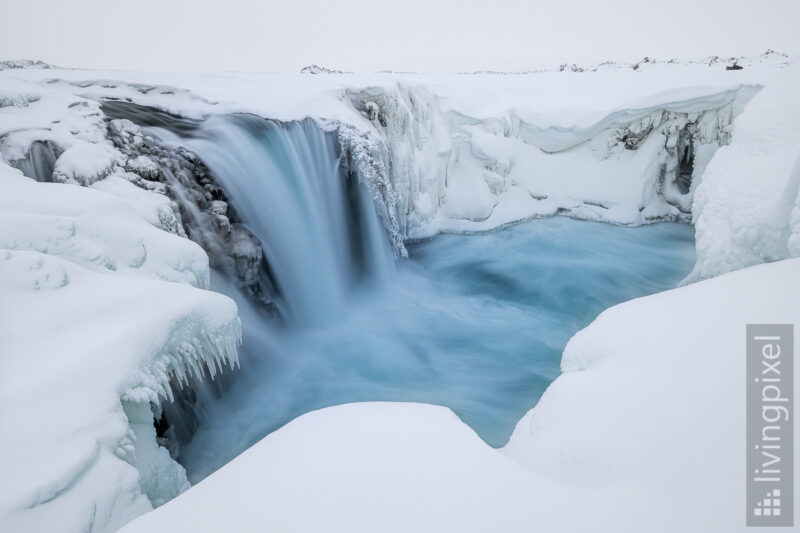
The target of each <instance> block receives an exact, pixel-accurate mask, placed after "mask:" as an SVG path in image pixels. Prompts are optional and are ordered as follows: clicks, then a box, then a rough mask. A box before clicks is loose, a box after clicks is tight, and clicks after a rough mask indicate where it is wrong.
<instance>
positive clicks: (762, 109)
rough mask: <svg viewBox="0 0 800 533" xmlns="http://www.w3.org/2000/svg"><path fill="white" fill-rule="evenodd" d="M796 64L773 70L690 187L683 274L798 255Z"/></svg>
mask: <svg viewBox="0 0 800 533" xmlns="http://www.w3.org/2000/svg"><path fill="white" fill-rule="evenodd" d="M798 88H800V64H798V63H795V64H793V65H792V66H791V67H789V68H787V69H786V70H784V71H783V72H781V74H780V76H779V77H778V78H776V79H775V80H774V81H773V82H772V83H771V84H769V85H768V86H767V87H766V88H765V89H764V90H763V92H761V93H760V94H759V95H757V96H756V97H755V98H754V99H753V101H752V102H751V103H750V104H749V105H748V107H747V109H746V111H745V112H744V113H743V114H742V116H741V117H739V119H737V121H736V133H735V135H734V136H733V140H732V142H731V144H730V145H729V146H726V147H724V148H722V149H720V150H719V151H718V152H717V154H716V155H715V156H714V158H713V159H712V160H711V162H710V163H709V165H708V168H707V169H706V172H705V174H704V176H703V183H702V184H701V185H700V186H699V187H698V188H697V192H696V194H695V200H694V208H693V216H694V224H695V228H696V230H697V265H696V266H695V269H694V271H693V272H692V274H691V275H690V276H689V279H690V280H695V279H702V278H708V277H712V276H717V275H719V274H722V273H725V272H729V271H731V270H736V269H739V268H744V267H747V266H750V265H754V264H758V263H762V262H765V261H776V260H779V259H784V258H787V257H796V256H798V255H800V98H798V96H797V94H798Z"/></svg>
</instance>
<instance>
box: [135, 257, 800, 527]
mask: <svg viewBox="0 0 800 533" xmlns="http://www.w3.org/2000/svg"><path fill="white" fill-rule="evenodd" d="M798 275H800V260H789V261H782V262H779V263H774V264H769V265H760V266H756V267H752V268H749V269H747V270H743V271H739V272H735V273H731V274H728V275H725V276H721V277H719V278H715V279H713V280H708V281H704V282H700V283H697V284H694V285H691V286H688V287H684V288H681V289H676V290H673V291H668V292H665V293H661V294H658V295H654V296H649V297H646V298H642V299H638V300H633V301H631V302H627V303H624V304H621V305H619V306H616V307H613V308H611V309H609V310H607V311H606V312H604V313H603V314H602V315H601V316H600V317H599V318H598V319H597V320H596V321H595V322H594V323H593V324H592V325H590V326H589V327H588V328H586V329H585V330H583V331H582V332H580V333H579V334H578V335H576V336H575V337H574V339H573V340H572V341H570V343H569V345H568V346H567V349H566V351H565V354H564V371H565V373H564V375H562V376H561V377H559V378H558V379H557V380H556V381H555V382H554V383H553V384H552V385H551V387H550V388H549V389H548V390H547V392H546V393H545V394H544V396H543V397H542V399H541V401H540V402H539V404H538V405H537V406H536V408H535V409H533V410H532V411H531V412H529V413H528V414H527V415H526V416H525V418H523V419H522V421H520V423H519V425H518V427H517V429H516V431H515V433H514V436H513V437H512V440H511V442H510V443H509V445H508V446H507V447H506V448H505V449H503V450H493V449H491V448H489V447H488V446H486V445H485V444H484V443H483V442H482V441H480V439H478V437H477V436H476V435H475V434H474V433H472V431H471V430H470V429H469V428H468V427H467V426H466V425H464V424H463V423H461V422H460V421H459V420H458V419H457V418H456V417H455V416H454V415H453V414H452V413H451V412H449V411H447V410H446V409H443V408H441V407H434V406H424V405H416V404H389V403H384V404H382V403H367V404H351V405H343V406H337V407H332V408H328V409H323V410H321V411H316V412H312V413H309V414H307V415H304V416H302V417H300V418H298V419H296V420H294V421H293V422H291V423H289V424H288V425H287V426H285V427H284V428H282V429H280V430H278V431H276V432H275V433H272V434H270V435H268V436H267V437H266V438H264V439H263V440H262V441H261V442H259V443H258V444H257V445H255V446H254V447H253V448H251V449H249V450H248V451H246V452H245V453H243V454H242V455H241V456H239V457H238V458H236V459H235V460H234V461H232V462H231V463H229V464H228V465H227V466H225V467H223V468H222V469H221V470H219V471H218V472H216V473H215V474H212V475H211V476H210V477H208V478H207V479H206V480H204V481H203V482H202V483H200V484H199V485H197V486H196V487H193V488H192V490H190V491H188V492H186V493H184V494H182V495H181V496H179V497H178V498H176V499H175V500H173V501H172V502H170V503H168V504H167V505H165V506H163V507H161V508H159V509H157V510H155V511H154V512H152V513H149V514H147V515H145V516H142V517H140V518H139V519H137V520H136V521H134V522H133V523H131V524H129V525H128V526H127V527H126V528H124V531H125V532H126V533H135V532H139V531H141V532H145V531H146V532H153V531H175V530H191V531H209V532H212V531H220V530H233V531H240V530H241V531H246V530H251V529H252V528H253V527H257V528H259V529H263V530H275V531H316V530H320V529H324V530H325V531H532V530H541V531H586V530H591V531H609V532H610V531H615V532H618V531H641V530H642V528H645V529H646V530H647V531H663V532H674V531H687V532H693V531H696V532H704V533H707V532H716V531H718V532H726V533H728V532H733V531H745V526H744V516H745V513H744V511H745V494H744V489H745V485H744V478H743V476H742V472H743V468H744V463H743V449H742V442H743V438H744V437H743V434H744V412H745V406H744V401H743V400H744V395H743V393H742V390H743V389H742V387H743V383H744V381H745V375H744V372H745V364H744V344H743V342H744V340H743V339H744V329H745V324H747V323H748V322H754V321H760V322H784V323H785V322H795V323H796V322H798V321H799V320H800V307H798V306H797V303H796V301H795V298H794V294H793V293H792V292H791V291H788V290H787V287H791V286H793V284H794V283H795V280H796V279H797V277H798ZM737 332H738V333H737ZM509 458H510V459H512V460H513V462H512V461H509ZM220 509H224V510H225V512H220Z"/></svg>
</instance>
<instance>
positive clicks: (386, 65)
mask: <svg viewBox="0 0 800 533" xmlns="http://www.w3.org/2000/svg"><path fill="white" fill-rule="evenodd" d="M798 28H800V0H715V1H712V0H660V1H652V0H548V1H539V0H480V1H479V0H395V1H389V2H387V1H379V0H373V1H367V0H328V1H322V0H265V1H261V2H257V1H255V0H224V1H217V0H0V59H20V58H26V59H42V60H44V61H47V62H50V63H54V64H58V65H62V66H74V67H103V68H119V69H123V68H125V69H130V68H135V69H158V70H171V69H177V70H267V71H296V70H297V69H299V68H300V67H302V66H304V65H308V64H311V63H318V64H320V65H323V66H328V67H332V68H340V69H346V70H356V71H373V70H377V69H395V70H419V71H443V72H452V71H460V70H475V69H502V70H524V69H531V68H536V67H539V66H550V65H553V64H558V63H561V62H578V63H587V62H595V61H602V60H605V59H618V60H632V59H639V58H641V57H643V56H645V55H648V56H655V57H657V58H665V59H666V58H670V57H681V58H700V57H704V56H707V55H711V54H719V55H725V56H729V55H742V54H753V53H760V52H763V51H764V50H765V49H766V48H773V49H778V50H781V51H787V52H795V53H797V52H800V31H799V30H798Z"/></svg>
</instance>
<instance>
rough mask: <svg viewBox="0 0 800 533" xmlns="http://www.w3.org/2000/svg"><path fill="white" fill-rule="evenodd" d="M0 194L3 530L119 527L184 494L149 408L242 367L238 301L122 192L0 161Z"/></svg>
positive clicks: (190, 248) (184, 243) (193, 252)
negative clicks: (39, 176)
mask: <svg viewBox="0 0 800 533" xmlns="http://www.w3.org/2000/svg"><path fill="white" fill-rule="evenodd" d="M148 194H153V193H148ZM0 199H1V200H0V201H1V202H3V205H2V208H1V209H0V211H2V217H3V222H2V225H0V227H2V237H1V238H0V241H2V244H0V292H2V294H3V298H2V299H0V316H2V317H3V318H2V320H0V343H1V344H2V353H3V357H2V360H0V366H1V367H2V368H0V419H2V423H3V427H4V428H5V429H4V431H3V437H2V438H1V439H0V468H1V469H2V471H3V473H4V474H3V475H4V482H3V484H2V488H1V489H0V491H1V493H0V506H2V507H0V516H1V517H2V518H0V522H2V528H3V529H4V530H9V531H34V530H35V531H44V530H48V529H51V528H52V527H53V524H54V523H56V522H57V523H58V528H59V529H64V530H70V531H78V530H92V531H94V530H103V531H108V530H113V529H116V528H118V527H119V526H121V525H122V524H124V523H125V522H127V521H128V520H130V519H131V518H133V517H134V516H136V515H138V514H140V513H142V512H145V511H147V510H149V509H151V508H152V507H153V505H158V504H160V503H163V502H164V501H166V500H167V499H169V498H171V497H174V496H175V495H176V494H178V493H179V492H180V491H182V490H184V489H185V488H187V486H188V485H187V483H186V479H185V474H184V472H183V468H182V467H181V466H180V465H178V464H177V463H176V462H175V461H174V460H172V459H171V458H169V454H168V453H166V450H164V449H163V448H158V447H157V446H156V441H155V430H154V429H153V414H152V412H151V406H154V407H155V408H157V407H158V406H159V405H160V404H161V402H163V401H165V400H167V399H168V398H169V397H170V395H171V390H170V380H171V379H172V378H173V377H174V379H175V380H176V382H177V381H179V380H181V379H183V381H184V382H185V380H186V376H187V375H188V374H190V373H192V374H200V373H201V372H202V371H203V370H204V369H205V376H206V379H208V374H209V372H210V373H211V374H212V375H213V374H214V373H215V372H218V371H219V370H220V369H221V368H222V367H223V366H224V367H230V366H233V365H235V364H236V362H237V351H236V350H237V342H238V339H239V332H240V324H239V319H238V316H237V309H236V306H235V304H234V303H233V302H232V301H231V300H229V299H228V298H226V297H224V296H222V295H220V294H216V293H213V292H209V291H205V290H201V289H199V288H196V287H199V286H202V287H207V286H208V263H207V259H205V254H203V252H202V250H201V249H200V248H199V247H197V246H196V245H195V244H193V243H191V242H190V241H188V240H186V239H181V238H179V237H177V236H175V235H170V234H168V233H165V232H163V231H160V230H157V229H155V228H154V227H153V226H151V225H150V224H149V223H148V222H147V221H146V220H145V219H143V218H141V217H140V216H139V215H137V214H136V212H135V210H134V209H133V208H132V207H130V205H129V204H127V203H125V202H124V201H122V200H120V199H119V198H118V197H116V196H112V195H110V194H107V193H104V192H101V191H98V190H92V189H89V188H84V187H78V186H71V185H65V184H53V183H37V182H35V181H33V180H31V179H29V178H24V177H22V176H21V175H20V174H18V173H17V171H14V170H12V169H10V168H9V167H7V166H5V165H3V164H0ZM140 252H141V253H140ZM165 280H169V281H165ZM148 415H149V416H148ZM148 424H149V425H148ZM167 480H169V481H167Z"/></svg>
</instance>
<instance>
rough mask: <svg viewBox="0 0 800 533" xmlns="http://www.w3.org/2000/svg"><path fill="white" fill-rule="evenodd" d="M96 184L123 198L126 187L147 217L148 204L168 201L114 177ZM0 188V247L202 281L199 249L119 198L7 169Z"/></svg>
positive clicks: (205, 276) (205, 279)
mask: <svg viewBox="0 0 800 533" xmlns="http://www.w3.org/2000/svg"><path fill="white" fill-rule="evenodd" d="M121 182H122V183H121ZM98 186H99V188H104V189H107V190H109V191H113V192H115V193H116V194H118V195H122V194H126V195H128V196H129V197H130V196H131V188H132V189H134V190H135V191H136V193H137V194H136V197H137V201H136V203H134V205H137V206H138V209H139V210H143V211H146V212H147V215H148V216H149V217H150V219H153V218H154V216H155V215H156V213H153V209H154V208H156V205H155V204H160V206H159V207H163V206H164V202H165V201H166V202H169V200H168V199H167V198H166V197H165V196H162V195H157V194H154V193H151V192H147V191H144V190H142V189H138V188H136V187H135V186H134V185H131V184H129V183H127V182H124V181H123V180H122V179H121V178H114V179H113V180H112V181H110V182H109V183H105V182H101V184H98ZM0 189H1V190H2V191H3V192H2V194H0V248H3V249H6V250H36V251H38V252H41V253H44V254H48V255H53V256H58V257H61V258H62V259H65V260H67V261H70V262H72V263H75V264H78V265H80V266H82V267H84V268H88V269H90V270H94V271H96V272H100V273H114V274H117V275H124V276H131V277H141V278H149V279H160V280H165V281H174V282H179V283H185V284H187V285H191V286H193V287H200V288H208V286H209V268H208V258H207V257H206V254H205V252H203V249H202V248H200V247H199V246H198V245H197V244H195V243H193V242H192V241H190V240H188V239H183V238H180V237H178V236H176V235H173V234H169V233H166V232H164V231H161V230H159V229H157V228H156V227H154V225H153V224H152V222H151V221H148V220H145V219H143V218H142V216H141V215H140V214H139V213H137V211H136V209H135V208H134V207H132V206H131V204H129V203H128V202H126V201H123V200H121V199H119V198H115V197H114V196H110V195H109V194H106V193H103V192H100V191H96V190H93V189H84V188H81V187H75V186H62V185H60V184H55V183H36V182H34V181H33V180H30V179H27V178H23V177H21V176H14V175H4V176H3V181H2V183H0ZM121 191H124V193H123V192H121ZM143 197H147V198H148V200H142V199H141V198H143ZM159 212H160V213H163V211H159ZM163 216H167V215H166V214H164V215H163ZM158 220H159V221H160V218H159V219H158Z"/></svg>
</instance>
